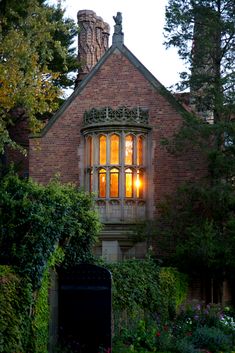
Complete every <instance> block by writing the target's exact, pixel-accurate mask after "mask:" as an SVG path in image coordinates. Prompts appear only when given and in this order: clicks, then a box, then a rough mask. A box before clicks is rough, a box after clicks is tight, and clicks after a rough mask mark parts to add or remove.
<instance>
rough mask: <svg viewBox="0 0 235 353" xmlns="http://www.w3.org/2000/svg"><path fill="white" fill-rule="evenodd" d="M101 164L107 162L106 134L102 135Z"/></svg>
mask: <svg viewBox="0 0 235 353" xmlns="http://www.w3.org/2000/svg"><path fill="white" fill-rule="evenodd" d="M99 160H100V164H106V136H104V135H102V136H100V158H99Z"/></svg>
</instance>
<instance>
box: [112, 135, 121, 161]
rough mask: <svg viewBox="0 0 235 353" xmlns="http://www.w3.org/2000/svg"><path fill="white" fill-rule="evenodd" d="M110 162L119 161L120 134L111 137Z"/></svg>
mask: <svg viewBox="0 0 235 353" xmlns="http://www.w3.org/2000/svg"><path fill="white" fill-rule="evenodd" d="M110 149H111V151H110V152H111V153H110V164H118V163H119V136H118V135H115V134H114V135H112V136H111V138H110Z"/></svg>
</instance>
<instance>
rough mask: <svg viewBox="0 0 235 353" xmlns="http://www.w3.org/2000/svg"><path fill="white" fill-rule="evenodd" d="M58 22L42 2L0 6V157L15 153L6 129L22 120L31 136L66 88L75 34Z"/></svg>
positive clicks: (59, 15)
mask: <svg viewBox="0 0 235 353" xmlns="http://www.w3.org/2000/svg"><path fill="white" fill-rule="evenodd" d="M63 16H64V11H63V10H62V9H61V8H60V7H57V8H55V7H50V6H48V5H46V3H45V1H44V0H27V1H25V2H23V3H22V2H19V1H16V0H10V1H6V0H3V1H2V2H0V39H1V41H0V153H3V150H4V146H5V145H6V144H10V145H12V146H13V147H15V144H14V141H12V140H11V138H10V136H9V132H8V129H9V127H10V126H12V125H14V124H16V123H17V122H18V121H19V120H20V119H27V120H28V123H29V128H30V130H31V131H32V132H35V131H36V130H38V129H40V128H41V127H42V120H41V119H40V117H42V116H43V115H44V114H47V115H48V114H50V113H52V112H54V111H55V110H56V109H57V108H58V104H59V98H60V97H61V96H62V88H65V87H70V86H71V84H72V81H71V79H69V78H68V74H69V73H70V72H71V71H74V70H75V69H76V68H77V66H78V64H77V62H76V56H75V53H74V49H71V47H70V45H71V43H72V40H73V38H74V36H75V34H76V33H77V29H76V26H75V24H74V22H73V21H72V20H70V19H64V17H63ZM19 108H20V109H19Z"/></svg>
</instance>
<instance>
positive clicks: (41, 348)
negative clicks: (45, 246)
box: [31, 247, 64, 353]
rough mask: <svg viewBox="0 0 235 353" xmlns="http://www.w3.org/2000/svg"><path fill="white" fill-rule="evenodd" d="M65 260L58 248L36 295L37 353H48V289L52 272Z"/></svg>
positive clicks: (35, 342)
mask: <svg viewBox="0 0 235 353" xmlns="http://www.w3.org/2000/svg"><path fill="white" fill-rule="evenodd" d="M63 258H64V254H63V251H62V249H61V248H59V247H58V248H57V249H56V250H55V252H54V253H53V254H52V255H51V257H50V259H49V261H48V263H47V266H46V267H45V269H44V271H43V276H42V281H41V286H40V288H39V290H38V291H37V292H36V293H35V296H36V298H35V303H34V315H33V320H32V334H33V335H32V338H31V341H32V344H31V345H32V346H33V352H35V353H47V351H48V342H49V320H50V311H49V310H50V308H49V302H48V289H49V287H50V271H51V270H52V269H53V268H54V267H55V266H56V265H57V266H58V265H59V264H60V263H61V262H62V261H63Z"/></svg>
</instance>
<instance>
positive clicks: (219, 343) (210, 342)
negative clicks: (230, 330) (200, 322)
mask: <svg viewBox="0 0 235 353" xmlns="http://www.w3.org/2000/svg"><path fill="white" fill-rule="evenodd" d="M192 342H193V343H194V345H195V346H196V347H198V348H205V349H208V350H209V351H211V352H218V351H220V350H222V351H228V350H229V349H231V348H232V346H231V341H230V339H229V337H228V336H226V335H225V334H224V333H223V332H222V331H221V330H220V329H218V328H217V327H207V326H203V327H198V328H197V329H196V330H195V332H194V333H193V335H192Z"/></svg>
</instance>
